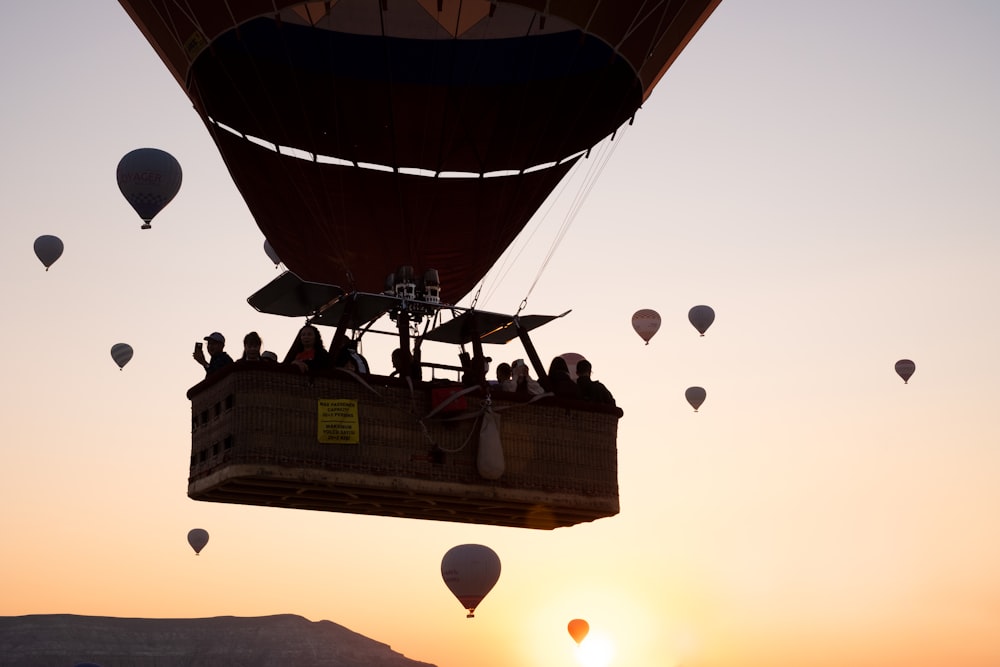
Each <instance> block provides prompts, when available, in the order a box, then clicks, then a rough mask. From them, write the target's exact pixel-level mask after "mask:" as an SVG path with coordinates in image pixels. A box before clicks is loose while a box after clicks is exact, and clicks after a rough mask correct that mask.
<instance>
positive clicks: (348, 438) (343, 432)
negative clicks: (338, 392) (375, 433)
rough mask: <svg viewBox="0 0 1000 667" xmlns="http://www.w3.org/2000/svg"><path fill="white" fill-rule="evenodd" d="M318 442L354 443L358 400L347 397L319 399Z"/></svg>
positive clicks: (356, 434)
mask: <svg viewBox="0 0 1000 667" xmlns="http://www.w3.org/2000/svg"><path fill="white" fill-rule="evenodd" d="M318 422H319V433H318V434H317V437H318V438H319V441H320V442H327V443H334V444H339V445H356V444H358V442H359V439H358V432H359V429H358V402H357V401H355V400H351V399H349V398H321V399H319V420H318Z"/></svg>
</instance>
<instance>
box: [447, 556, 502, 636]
mask: <svg viewBox="0 0 1000 667" xmlns="http://www.w3.org/2000/svg"><path fill="white" fill-rule="evenodd" d="M441 576H442V577H443V578H444V583H445V584H447V586H448V589H449V590H450V591H451V592H452V594H453V595H454V596H455V597H456V598H458V601H459V602H461V603H462V606H463V607H465V609H466V610H467V611H468V612H469V613H468V615H467V616H466V618H474V614H475V611H476V607H477V606H479V603H480V602H482V601H483V598H484V597H486V594H487V593H489V592H490V591H491V590H492V589H493V586H494V585H496V583H497V580H498V579H499V578H500V557H499V556H497V554H496V552H495V551H493V549H490V548H489V547H486V546H483V545H482V544H461V545H459V546H457V547H452V548H451V549H449V550H448V552H447V553H445V555H444V558H442V559H441Z"/></svg>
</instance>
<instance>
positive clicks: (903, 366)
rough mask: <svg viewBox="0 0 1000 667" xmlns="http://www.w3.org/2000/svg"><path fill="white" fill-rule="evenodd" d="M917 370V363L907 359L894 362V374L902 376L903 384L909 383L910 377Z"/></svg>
mask: <svg viewBox="0 0 1000 667" xmlns="http://www.w3.org/2000/svg"><path fill="white" fill-rule="evenodd" d="M916 370H917V365H916V364H915V363H913V362H912V361H910V360H909V359H900V360H899V361H897V362H896V374H897V375H899V377H901V378H903V384H910V377H911V376H912V375H913V373H914V371H916Z"/></svg>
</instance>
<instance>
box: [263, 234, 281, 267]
mask: <svg viewBox="0 0 1000 667" xmlns="http://www.w3.org/2000/svg"><path fill="white" fill-rule="evenodd" d="M264 253H265V254H266V255H267V256H268V257H269V258H270V259H271V261H272V262H274V268H278V264H281V258H280V257H278V253H276V252H275V251H274V248H272V247H271V242H270V241H268V240H267V239H264Z"/></svg>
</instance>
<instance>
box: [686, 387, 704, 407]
mask: <svg viewBox="0 0 1000 667" xmlns="http://www.w3.org/2000/svg"><path fill="white" fill-rule="evenodd" d="M706 396H707V394H706V393H705V390H704V389H702V388H701V387H688V388H687V390H685V392H684V398H686V399H687V402H688V403H690V404H691V407H692V408H694V411H695V412H698V408H700V407H701V404H702V403H704V402H705V397H706Z"/></svg>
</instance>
